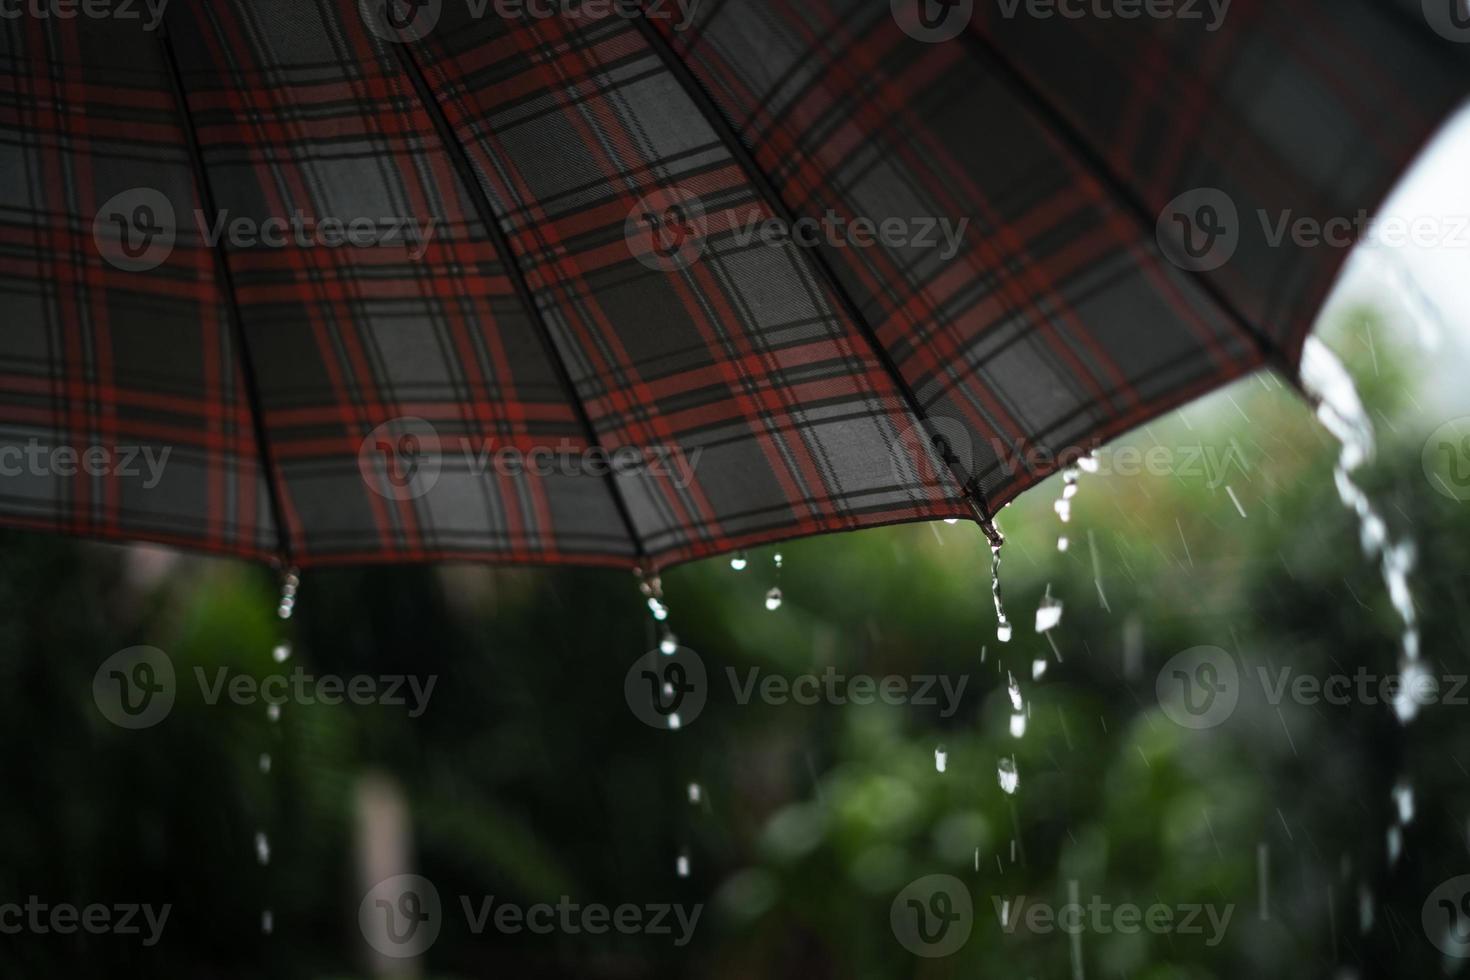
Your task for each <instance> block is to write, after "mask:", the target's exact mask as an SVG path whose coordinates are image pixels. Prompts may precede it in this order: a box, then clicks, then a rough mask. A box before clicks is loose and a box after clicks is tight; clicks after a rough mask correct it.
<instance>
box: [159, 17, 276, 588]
mask: <svg viewBox="0 0 1470 980" xmlns="http://www.w3.org/2000/svg"><path fill="white" fill-rule="evenodd" d="M158 40H159V42H160V44H161V45H162V47H163V57H164V61H165V62H166V63H167V65H168V74H169V84H170V86H171V88H172V89H173V96H174V103H175V105H176V106H177V107H178V112H179V125H180V126H181V127H182V128H183V130H184V143H185V147H186V149H187V151H188V154H189V163H190V166H191V167H192V168H193V170H194V181H195V183H196V184H197V185H198V191H199V203H200V204H202V205H203V206H204V210H205V212H206V213H207V214H210V215H218V214H219V213H220V212H219V208H218V206H217V205H216V202H215V198H214V190H213V188H212V186H211V185H210V182H209V171H208V170H207V169H206V168H205V166H204V152H203V150H202V149H201V147H200V145H199V133H198V130H197V129H195V127H194V117H193V115H192V114H190V112H189V102H188V98H187V97H186V95H185V88H184V75H183V72H182V71H181V70H180V68H179V61H178V58H177V56H175V54H174V48H173V45H172V44H171V43H170V42H169V36H168V30H167V28H166V27H165V26H162V25H160V28H159V31H158ZM209 251H210V253H211V254H212V255H213V257H214V264H215V271H216V273H217V274H218V275H219V279H220V291H221V292H222V293H223V298H224V300H225V320H226V321H227V322H228V323H229V330H230V334H231V335H232V336H233V338H234V341H235V346H236V347H237V348H238V349H239V352H240V374H241V376H242V387H243V388H244V389H245V400H246V402H247V403H248V405H249V407H250V423H251V428H252V429H253V430H254V433H255V444H256V446H257V447H258V449H259V451H260V462H261V464H262V466H263V467H264V469H265V487H266V495H267V497H269V498H270V508H271V518H272V520H273V521H274V522H275V525H276V540H277V547H278V548H279V549H280V556H281V561H282V564H283V567H284V568H290V567H291V565H292V560H291V536H290V534H289V532H288V530H287V527H286V520H285V508H284V507H283V506H282V504H281V488H280V487H279V486H278V485H277V482H276V463H275V457H274V454H273V453H272V452H271V446H270V433H269V430H268V429H267V428H266V424H265V408H264V405H263V403H262V401H261V397H260V388H259V387H258V385H257V383H256V377H257V376H256V372H255V360H254V358H253V357H252V355H251V353H250V343H249V341H247V340H246V338H245V326H244V322H243V320H242V318H241V315H240V300H239V295H238V293H237V292H236V291H235V277H234V275H233V274H232V273H231V271H230V259H229V255H228V254H227V253H226V250H225V246H224V243H223V240H220V241H218V242H216V243H215V244H214V245H212V246H211V247H210V249H209Z"/></svg>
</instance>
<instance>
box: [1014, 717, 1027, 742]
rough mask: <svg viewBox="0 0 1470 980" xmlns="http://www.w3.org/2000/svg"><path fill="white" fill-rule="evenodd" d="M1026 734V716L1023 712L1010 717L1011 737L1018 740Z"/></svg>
mask: <svg viewBox="0 0 1470 980" xmlns="http://www.w3.org/2000/svg"><path fill="white" fill-rule="evenodd" d="M1025 734H1026V715H1025V713H1024V712H1021V713H1018V714H1014V715H1011V737H1012V738H1020V737H1021V736H1022V735H1025Z"/></svg>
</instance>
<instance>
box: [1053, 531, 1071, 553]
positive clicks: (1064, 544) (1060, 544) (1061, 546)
mask: <svg viewBox="0 0 1470 980" xmlns="http://www.w3.org/2000/svg"><path fill="white" fill-rule="evenodd" d="M1071 546H1072V542H1070V541H1068V540H1067V536H1066V535H1065V534H1064V535H1062V536H1061V537H1059V538H1057V550H1058V551H1066V550H1067V549H1068V548H1070V547H1071Z"/></svg>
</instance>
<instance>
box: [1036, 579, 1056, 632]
mask: <svg viewBox="0 0 1470 980" xmlns="http://www.w3.org/2000/svg"><path fill="white" fill-rule="evenodd" d="M1061 621H1062V600H1060V599H1058V598H1056V597H1054V596H1053V595H1052V594H1051V586H1050V585H1048V586H1047V587H1046V595H1044V596H1042V597H1041V604H1040V605H1038V606H1037V607H1036V632H1038V633H1045V632H1046V631H1047V630H1049V629H1051V628H1052V627H1054V626H1056V625H1057V624H1058V623H1060V622H1061Z"/></svg>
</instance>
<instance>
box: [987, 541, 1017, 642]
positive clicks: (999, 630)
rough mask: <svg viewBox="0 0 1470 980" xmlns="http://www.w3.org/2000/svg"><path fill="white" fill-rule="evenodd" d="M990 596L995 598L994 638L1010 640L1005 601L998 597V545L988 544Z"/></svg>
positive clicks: (1009, 622)
mask: <svg viewBox="0 0 1470 980" xmlns="http://www.w3.org/2000/svg"><path fill="white" fill-rule="evenodd" d="M990 597H991V598H992V599H993V600H995V638H996V639H997V640H999V641H1000V642H1002V643H1009V642H1011V632H1012V630H1011V621H1010V620H1008V619H1006V608H1005V603H1004V602H1003V601H1002V600H1001V597H1000V545H998V544H992V545H991V546H990Z"/></svg>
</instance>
